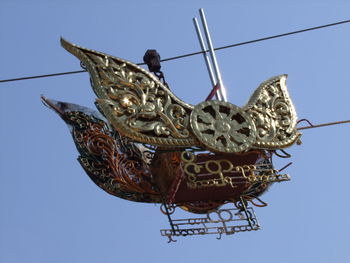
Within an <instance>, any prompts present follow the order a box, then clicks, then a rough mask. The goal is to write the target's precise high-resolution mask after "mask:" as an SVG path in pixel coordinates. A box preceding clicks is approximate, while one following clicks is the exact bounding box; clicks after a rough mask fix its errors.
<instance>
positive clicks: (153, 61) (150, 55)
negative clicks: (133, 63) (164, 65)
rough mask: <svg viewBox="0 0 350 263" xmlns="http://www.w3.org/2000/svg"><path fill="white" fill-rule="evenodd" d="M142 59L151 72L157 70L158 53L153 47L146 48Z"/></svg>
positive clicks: (158, 65) (158, 66)
mask: <svg viewBox="0 0 350 263" xmlns="http://www.w3.org/2000/svg"><path fill="white" fill-rule="evenodd" d="M143 61H144V62H145V63H146V64H147V66H148V70H149V71H151V72H159V71H160V68H161V65H160V55H159V54H158V52H157V50H155V49H148V50H147V51H146V53H145V55H144V56H143Z"/></svg>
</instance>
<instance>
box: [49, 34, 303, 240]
mask: <svg viewBox="0 0 350 263" xmlns="http://www.w3.org/2000/svg"><path fill="white" fill-rule="evenodd" d="M61 44H62V46H63V47H64V48H65V49H66V50H67V51H68V52H70V53H72V54H73V55H74V56H76V57H77V58H78V59H79V60H80V61H81V63H83V65H84V66H85V67H86V69H87V71H88V72H89V74H90V79H91V86H92V89H93V90H94V92H95V94H96V95H97V99H96V102H95V104H96V107H97V109H98V110H99V112H96V111H93V110H90V109H87V108H85V107H82V106H79V105H76V104H71V103H65V102H58V101H54V100H50V99H48V98H46V97H42V101H43V102H44V103H45V104H46V105H47V106H48V107H50V108H52V109H53V110H55V111H56V112H57V113H58V114H59V115H60V117H61V118H62V119H63V120H64V121H65V122H66V123H67V124H68V126H69V127H70V130H71V133H72V136H73V140H74V142H75V144H76V147H77V149H78V151H79V153H80V157H79V158H78V159H79V162H80V163H81V165H82V167H83V168H84V170H85V171H86V173H87V174H88V175H89V176H90V178H91V179H92V180H93V181H94V182H95V183H96V184H97V185H98V186H99V187H101V188H102V189H103V190H105V191H106V192H108V193H110V194H113V195H115V196H118V197H121V198H124V199H127V200H131V201H137V202H152V203H163V205H164V206H165V208H170V207H174V206H175V207H176V206H178V207H181V208H183V209H185V210H187V211H189V212H193V213H200V214H203V213H210V212H212V211H220V210H219V208H220V207H221V206H222V205H223V204H225V203H229V202H232V203H234V204H236V207H237V209H239V210H240V211H241V210H242V209H243V208H245V205H246V203H247V202H248V201H251V202H252V203H253V204H257V203H256V202H255V201H254V200H259V201H260V199H259V196H260V195H261V194H262V193H263V192H265V191H266V189H267V188H268V187H269V186H270V185H271V184H272V183H273V182H280V181H287V180H290V177H289V176H288V175H286V174H279V171H278V170H276V169H274V168H273V165H272V161H271V158H272V155H273V153H274V151H276V150H281V149H284V148H286V147H289V146H291V145H293V144H294V143H295V142H296V141H297V140H298V139H299V137H300V136H301V134H300V133H299V132H298V130H297V128H296V124H297V115H296V111H295V108H294V106H293V103H292V101H291V98H290V96H289V93H288V90H287V87H286V79H287V75H280V76H276V77H273V78H270V79H268V80H267V81H265V82H263V83H262V84H261V85H260V86H259V87H258V88H257V89H256V90H255V92H254V93H253V95H252V96H251V98H250V99H249V100H248V103H247V104H246V105H245V106H243V107H238V106H236V105H234V104H232V103H229V102H224V101H218V100H209V101H204V102H202V103H199V104H198V105H195V106H193V105H190V104H188V103H185V102H184V101H182V100H180V99H179V98H177V97H176V96H175V94H174V93H173V92H172V91H170V90H169V89H168V87H167V86H166V85H165V84H164V83H162V82H161V81H160V80H159V79H158V78H157V76H155V75H154V74H152V73H150V72H148V71H147V70H145V69H143V68H141V67H139V66H137V65H136V64H133V63H131V62H129V61H126V60H123V59H120V58H117V57H113V56H110V55H107V54H105V53H101V52H97V51H94V50H90V49H86V48H83V47H80V46H78V45H75V44H72V43H70V42H68V41H66V40H64V39H61ZM225 211H228V210H225ZM167 213H168V211H167ZM230 219H232V218H230ZM246 219H248V216H246ZM232 221H234V220H232ZM172 226H173V225H172ZM247 230H256V229H255V228H254V226H252V224H251V222H250V228H249V227H248V228H247V229H245V230H242V231H247ZM176 231H177V230H176V229H174V228H173V229H172V230H171V231H170V232H169V231H168V232H167V231H165V232H164V235H165V236H167V237H169V238H171V237H172V236H178V235H182V234H181V233H182V232H180V230H179V229H178V232H176ZM218 231H219V230H218ZM220 231H221V230H220ZM220 231H219V232H218V233H219V234H220V236H221V232H220ZM232 231H234V232H237V231H240V230H239V229H237V228H234V230H232ZM186 233H187V234H188V233H189V232H188V231H187V232H186ZM191 233H192V232H191ZM196 233H197V232H196ZM199 234H201V233H199ZM202 234H203V233H202Z"/></svg>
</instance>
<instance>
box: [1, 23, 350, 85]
mask: <svg viewBox="0 0 350 263" xmlns="http://www.w3.org/2000/svg"><path fill="white" fill-rule="evenodd" d="M346 23H350V20H343V21H339V22H335V23H331V24H326V25H321V26H316V27H310V28H305V29H301V30H297V31H292V32H288V33H283V34H278V35H273V36H268V37H263V38H258V39H254V40H249V41H244V42H240V43H236V44H232V45H227V46H222V47H218V48H214V50H215V51H217V50H222V49H227V48H232V47H238V46H243V45H248V44H253V43H257V42H261V41H265V40H270V39H275V38H280V37H286V36H290V35H295V34H299V33H304V32H308V31H312V30H318V29H322V28H326V27H332V26H337V25H341V24H346ZM208 51H209V50H206V51H198V52H193V53H188V54H184V55H180V56H175V57H170V58H165V59H162V60H161V62H165V61H170V60H175V59H180V58H185V57H190V56H195V55H199V54H202V53H204V52H208ZM137 65H145V63H138V64H137ZM83 72H86V70H76V71H68V72H61V73H53V74H45V75H36V76H29V77H20V78H13V79H3V80H0V82H10V81H19V80H27V79H38V78H47V77H55V76H61V75H69V74H77V73H83Z"/></svg>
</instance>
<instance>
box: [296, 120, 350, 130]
mask: <svg viewBox="0 0 350 263" xmlns="http://www.w3.org/2000/svg"><path fill="white" fill-rule="evenodd" d="M344 123H350V120H345V121H335V122H327V123H321V124H317V125H313V124H311V123H310V124H311V125H310V126H304V127H300V128H297V130H306V129H314V128H320V127H325V126H332V125H339V124H344Z"/></svg>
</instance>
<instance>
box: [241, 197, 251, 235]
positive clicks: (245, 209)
mask: <svg viewBox="0 0 350 263" xmlns="http://www.w3.org/2000/svg"><path fill="white" fill-rule="evenodd" d="M240 199H241V203H242V206H243V210H244V213H245V216H246V217H247V221H248V223H249V226H250V227H251V228H253V223H252V221H251V220H250V216H249V214H248V211H247V207H246V206H245V203H244V200H243V198H242V196H241V197H240Z"/></svg>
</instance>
